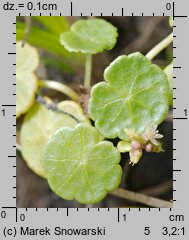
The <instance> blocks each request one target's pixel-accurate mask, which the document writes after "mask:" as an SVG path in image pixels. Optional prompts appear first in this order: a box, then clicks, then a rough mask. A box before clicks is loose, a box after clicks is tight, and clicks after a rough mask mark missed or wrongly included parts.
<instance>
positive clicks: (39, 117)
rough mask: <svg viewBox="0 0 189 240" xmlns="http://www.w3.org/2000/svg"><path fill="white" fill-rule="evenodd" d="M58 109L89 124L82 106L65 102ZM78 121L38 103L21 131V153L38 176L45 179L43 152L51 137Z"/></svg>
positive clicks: (29, 113) (27, 116)
mask: <svg viewBox="0 0 189 240" xmlns="http://www.w3.org/2000/svg"><path fill="white" fill-rule="evenodd" d="M58 108H59V109H62V110H64V111H65V112H68V113H71V114H72V115H74V116H75V117H76V118H78V119H79V120H80V121H81V122H89V120H88V119H87V118H86V117H85V116H84V114H83V111H82V109H81V108H80V106H79V105H78V104H77V103H75V102H73V101H63V102H61V103H59V104H58ZM76 124H77V123H76V121H75V120H74V119H73V118H71V117H70V116H68V115H65V114H63V113H57V112H53V111H51V110H48V109H47V108H45V107H44V106H42V105H40V104H39V103H36V104H35V105H34V106H33V107H32V108H31V110H30V111H29V112H28V113H27V115H26V116H25V118H24V122H23V124H22V127H21V131H20V143H21V152H22V155H23V158H24V159H25V161H26V163H27V165H28V166H29V167H30V168H31V169H32V170H33V171H34V172H35V173H37V174H38V175H40V176H42V177H45V173H44V170H43V169H42V167H41V162H40V159H41V150H42V148H43V146H44V144H45V143H46V142H47V141H48V140H49V138H50V137H51V135H52V134H53V133H54V132H55V131H56V130H57V129H59V128H60V127H63V126H69V127H74V126H75V125H76Z"/></svg>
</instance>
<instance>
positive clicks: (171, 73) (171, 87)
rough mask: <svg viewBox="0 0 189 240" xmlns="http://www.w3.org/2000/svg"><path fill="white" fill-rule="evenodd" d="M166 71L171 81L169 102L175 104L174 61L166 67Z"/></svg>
mask: <svg viewBox="0 0 189 240" xmlns="http://www.w3.org/2000/svg"><path fill="white" fill-rule="evenodd" d="M164 72H165V73H166V75H167V79H168V82H169V104H170V106H173V63H170V64H169V65H168V66H167V67H166V68H165V69H164Z"/></svg>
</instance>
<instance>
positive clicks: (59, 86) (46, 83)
mask: <svg viewBox="0 0 189 240" xmlns="http://www.w3.org/2000/svg"><path fill="white" fill-rule="evenodd" d="M38 82H39V86H40V87H45V88H50V89H54V90H57V91H59V92H61V93H63V94H65V95H67V96H68V97H70V98H71V99H73V100H75V101H77V100H78V95H77V93H76V92H75V91H74V90H72V89H71V88H69V87H68V86H66V85H64V84H63V83H60V82H55V81H50V80H39V81H38Z"/></svg>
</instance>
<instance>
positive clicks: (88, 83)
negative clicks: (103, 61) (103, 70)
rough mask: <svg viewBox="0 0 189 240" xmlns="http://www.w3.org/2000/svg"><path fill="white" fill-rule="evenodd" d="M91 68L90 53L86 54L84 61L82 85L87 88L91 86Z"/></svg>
mask: <svg viewBox="0 0 189 240" xmlns="http://www.w3.org/2000/svg"><path fill="white" fill-rule="evenodd" d="M91 68H92V55H91V54H87V55H86V62H85V79H84V87H85V88H89V87H90V86H91Z"/></svg>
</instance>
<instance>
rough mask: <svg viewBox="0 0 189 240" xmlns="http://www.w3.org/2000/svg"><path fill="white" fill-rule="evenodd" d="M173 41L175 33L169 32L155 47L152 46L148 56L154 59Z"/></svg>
mask: <svg viewBox="0 0 189 240" xmlns="http://www.w3.org/2000/svg"><path fill="white" fill-rule="evenodd" d="M172 41H173V33H171V34H169V36H167V37H166V38H165V39H163V40H162V41H161V42H160V43H158V44H157V45H156V46H155V47H154V48H152V49H151V50H150V51H149V52H148V53H147V54H146V57H147V58H149V59H150V60H152V59H153V58H154V57H155V56H156V55H158V53H160V52H161V51H162V50H163V49H164V48H166V47H167V46H168V45H169V44H170V43H172Z"/></svg>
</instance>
